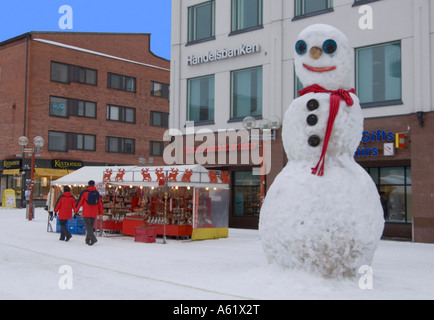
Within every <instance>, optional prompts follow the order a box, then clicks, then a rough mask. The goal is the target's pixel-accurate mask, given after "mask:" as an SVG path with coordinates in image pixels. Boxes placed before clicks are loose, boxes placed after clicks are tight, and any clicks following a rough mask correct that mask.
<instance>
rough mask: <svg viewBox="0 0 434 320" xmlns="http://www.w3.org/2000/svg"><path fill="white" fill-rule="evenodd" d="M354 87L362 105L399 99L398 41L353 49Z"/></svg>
mask: <svg viewBox="0 0 434 320" xmlns="http://www.w3.org/2000/svg"><path fill="white" fill-rule="evenodd" d="M356 73H357V74H356V90H357V94H358V96H359V99H360V103H361V104H362V106H363V107H369V106H378V105H382V104H383V105H391V104H398V103H402V102H401V79H402V78H401V42H400V41H398V42H393V43H387V44H381V45H375V46H370V47H364V48H358V49H356Z"/></svg>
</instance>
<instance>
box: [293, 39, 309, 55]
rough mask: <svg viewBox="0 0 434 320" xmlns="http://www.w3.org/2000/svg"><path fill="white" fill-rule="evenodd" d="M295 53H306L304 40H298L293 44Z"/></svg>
mask: <svg viewBox="0 0 434 320" xmlns="http://www.w3.org/2000/svg"><path fill="white" fill-rule="evenodd" d="M295 51H296V52H297V53H298V54H299V55H302V54H305V53H306V51H307V45H306V42H304V40H298V41H297V43H296V44H295Z"/></svg>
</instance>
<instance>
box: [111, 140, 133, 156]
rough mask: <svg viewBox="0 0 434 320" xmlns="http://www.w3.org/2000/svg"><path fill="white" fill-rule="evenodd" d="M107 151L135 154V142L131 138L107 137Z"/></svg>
mask: <svg viewBox="0 0 434 320" xmlns="http://www.w3.org/2000/svg"><path fill="white" fill-rule="evenodd" d="M105 151H106V152H112V153H126V154H134V153H135V140H134V139H129V138H118V137H106V140H105Z"/></svg>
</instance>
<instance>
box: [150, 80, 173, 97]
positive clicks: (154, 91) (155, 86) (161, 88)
mask: <svg viewBox="0 0 434 320" xmlns="http://www.w3.org/2000/svg"><path fill="white" fill-rule="evenodd" d="M151 96H153V97H161V98H167V99H169V85H168V84H166V83H159V82H155V81H151Z"/></svg>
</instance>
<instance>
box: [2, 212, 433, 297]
mask: <svg viewBox="0 0 434 320" xmlns="http://www.w3.org/2000/svg"><path fill="white" fill-rule="evenodd" d="M58 238H59V234H58V233H51V232H47V213H46V211H44V210H42V209H39V208H38V209H36V218H35V219H34V220H33V221H28V220H26V218H25V210H24V209H0V299H43V300H50V299H116V300H118V299H128V300H130V299H145V300H161V299H163V300H244V299H255V300H281V299H285V300H286V299H391V300H399V299H434V245H431V244H418V243H410V242H398V241H381V243H380V245H379V248H378V250H377V252H376V255H375V259H374V263H373V266H372V270H373V280H372V285H373V287H372V289H361V288H360V287H359V282H360V283H361V284H362V287H363V284H367V283H368V282H365V281H359V280H358V279H356V280H330V279H323V278H320V277H317V276H313V275H309V274H305V273H303V272H297V271H292V270H281V269H280V268H278V267H276V266H272V265H268V264H267V262H266V259H265V256H264V253H263V250H262V246H261V242H260V239H259V233H258V231H257V230H239V229H230V230H229V238H227V239H218V240H206V241H194V242H192V241H185V240H172V239H168V240H167V243H166V244H163V243H162V239H161V238H157V242H156V243H140V242H134V238H133V237H123V236H117V237H114V236H108V237H98V243H96V244H95V245H94V246H88V245H86V244H85V243H84V236H82V235H73V237H72V239H71V240H70V241H69V242H64V241H59V240H58ZM65 270H66V271H65ZM364 275H365V274H361V277H363V276H364ZM67 284H68V285H72V288H71V287H68V286H67Z"/></svg>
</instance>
